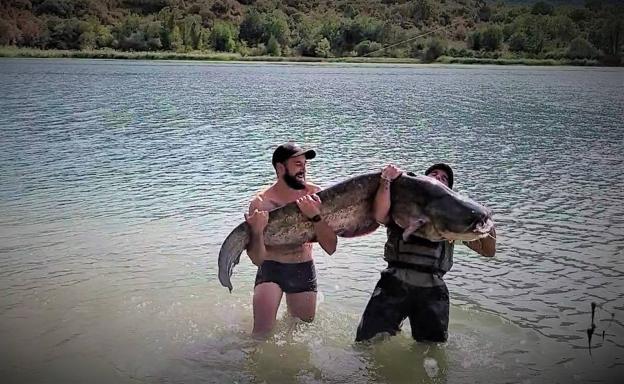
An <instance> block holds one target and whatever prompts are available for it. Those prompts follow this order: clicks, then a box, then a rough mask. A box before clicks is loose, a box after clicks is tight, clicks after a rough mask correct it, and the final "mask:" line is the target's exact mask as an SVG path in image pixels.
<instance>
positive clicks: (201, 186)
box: [0, 59, 624, 383]
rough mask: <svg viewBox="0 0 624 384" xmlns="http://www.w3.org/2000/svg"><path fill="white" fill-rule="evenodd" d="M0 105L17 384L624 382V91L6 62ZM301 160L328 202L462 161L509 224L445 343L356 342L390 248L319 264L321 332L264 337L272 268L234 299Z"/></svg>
mask: <svg viewBox="0 0 624 384" xmlns="http://www.w3.org/2000/svg"><path fill="white" fill-rule="evenodd" d="M0 87H1V89H2V91H1V93H0V111H1V113H0V147H1V148H2V150H1V151H0V292H1V295H0V297H1V298H0V338H1V339H2V340H3V344H4V347H3V348H2V349H0V361H2V363H0V379H1V381H2V382H3V383H25V382H29V383H43V382H46V383H47V382H65V383H70V382H103V383H108V382H120V383H126V382H127V383H134V382H148V383H152V382H215V383H217V382H218V383H221V382H239V383H262V382H267V383H282V382H283V383H342V382H358V383H359V382H362V383H364V382H367V383H405V382H410V383H411V382H417V383H419V382H435V383H447V382H448V383H457V382H480V381H486V380H487V381H488V382H495V383H502V382H514V383H515V382H526V383H529V382H531V383H539V382H544V383H550V382H579V383H580V382H603V383H606V382H611V381H612V380H615V378H616V377H618V376H622V375H623V374H624V299H623V296H622V294H623V292H624V279H623V277H624V257H623V256H624V204H623V201H624V189H623V188H622V185H623V184H624V98H623V96H622V95H623V94H624V71H623V70H622V69H608V68H568V67H553V68H543V67H490V66H400V65H396V66H390V65H378V66H375V65H333V64H315V65H284V64H236V63H227V64H224V63H196V62H145V61H106V60H42V59H2V60H0ZM289 139H292V140H296V141H298V142H300V143H302V144H306V145H309V146H312V147H314V148H316V149H317V153H318V156H317V158H316V159H314V160H312V161H311V162H310V164H309V165H310V166H309V170H308V178H309V179H310V180H312V181H314V182H316V183H318V184H320V185H322V186H330V185H332V184H333V183H335V182H337V181H340V180H344V179H346V178H348V177H351V176H354V175H357V174H360V173H363V172H370V171H374V170H378V169H379V168H380V167H381V166H383V165H384V164H386V163H388V162H394V163H396V164H398V165H399V166H401V167H403V168H405V169H408V170H412V171H414V172H422V171H423V170H424V169H425V168H426V167H427V166H428V165H430V164H431V163H432V162H435V161H446V162H448V163H450V164H451V165H452V166H453V167H454V169H455V173H456V181H455V184H456V190H458V191H460V192H462V193H465V194H467V195H468V196H470V197H472V198H473V199H475V200H477V201H479V202H481V203H484V204H486V205H488V206H489V207H490V208H492V209H493V211H494V218H495V221H496V223H497V232H498V251H497V255H496V257H495V258H492V259H486V258H482V257H479V256H478V255H476V254H475V253H473V252H472V251H470V250H469V249H467V248H465V247H462V246H457V247H456V252H455V265H454V267H453V270H452V271H451V272H450V273H448V274H447V277H446V281H447V285H448V286H449V290H450V292H451V304H452V307H451V321H450V329H449V333H450V337H449V341H448V342H447V343H446V344H441V345H427V344H420V343H416V342H414V341H412V340H411V339H410V337H409V335H410V332H409V324H408V322H407V321H406V323H405V324H404V330H405V332H403V333H402V334H400V335H398V336H396V337H394V338H391V339H389V340H385V341H380V342H377V343H374V344H373V345H358V344H355V343H353V338H354V337H355V330H356V327H357V324H358V321H359V317H360V314H361V312H362V310H363V308H364V306H365V305H366V302H367V301H368V298H369V297H370V294H371V291H372V289H373V287H374V285H375V283H376V281H377V279H378V277H379V271H380V270H382V269H383V268H384V263H383V260H382V257H381V255H382V251H383V243H384V240H385V234H384V231H383V230H381V229H380V230H378V231H376V232H375V233H373V234H371V235H368V236H365V237H361V238H357V239H339V244H338V250H337V252H336V253H335V254H334V255H332V256H327V255H325V254H323V252H322V250H321V249H320V248H319V247H318V246H315V260H316V266H317V273H318V283H319V295H318V296H319V299H318V311H317V318H316V319H315V321H314V322H313V323H311V324H300V323H298V322H296V321H294V320H293V319H291V318H289V317H288V316H287V315H286V313H285V308H284V307H285V305H284V303H283V305H282V307H281V308H280V312H279V321H278V325H277V329H276V331H275V334H274V335H273V336H272V337H271V338H269V339H268V340H266V341H254V340H252V339H251V338H250V335H249V333H250V329H251V323H252V318H251V294H252V291H253V277H254V274H255V268H254V267H253V265H252V264H251V262H250V261H249V259H248V258H246V256H244V255H243V257H242V258H241V263H240V264H239V265H238V266H237V268H236V269H235V273H234V276H233V280H232V281H233V284H234V291H233V292H232V293H231V294H230V293H228V291H227V289H225V288H223V287H221V286H220V285H219V283H218V280H217V278H216V273H217V263H216V261H217V254H218V250H219V247H220V245H221V242H222V241H223V239H224V238H225V236H227V234H228V233H229V232H230V231H231V230H232V229H233V228H234V227H235V226H236V225H237V224H238V223H239V222H241V221H242V212H243V211H244V210H245V209H246V207H247V205H248V203H249V200H250V199H251V197H252V196H253V195H254V194H255V193H256V192H257V191H259V190H261V189H262V188H264V187H265V186H267V185H269V184H270V183H271V182H272V181H273V178H274V173H273V170H272V167H271V164H270V158H271V153H272V151H273V149H274V148H275V146H276V145H277V144H279V143H281V142H283V141H286V140H289ZM592 302H594V303H596V305H597V308H596V314H595V318H594V323H595V326H596V331H595V335H594V337H593V338H592V340H591V349H590V348H589V345H590V343H589V342H588V338H587V329H588V328H589V327H590V326H591V323H592V317H591V303H592ZM603 331H604V338H603Z"/></svg>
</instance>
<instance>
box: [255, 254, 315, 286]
mask: <svg viewBox="0 0 624 384" xmlns="http://www.w3.org/2000/svg"><path fill="white" fill-rule="evenodd" d="M269 282H270V283H275V284H277V285H279V287H280V288H281V289H282V291H284V292H285V293H300V292H316V270H315V269H314V261H312V260H310V261H304V262H303V263H280V262H278V261H273V260H265V261H264V262H263V263H262V265H260V267H259V268H258V273H257V274H256V284H255V285H258V284H262V283H269Z"/></svg>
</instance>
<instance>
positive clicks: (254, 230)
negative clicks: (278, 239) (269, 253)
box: [245, 196, 269, 266]
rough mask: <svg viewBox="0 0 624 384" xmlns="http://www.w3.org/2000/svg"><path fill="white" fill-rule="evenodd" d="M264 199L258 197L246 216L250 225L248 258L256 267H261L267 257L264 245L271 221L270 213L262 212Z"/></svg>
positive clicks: (253, 201) (252, 202)
mask: <svg viewBox="0 0 624 384" xmlns="http://www.w3.org/2000/svg"><path fill="white" fill-rule="evenodd" d="M261 205H262V198H261V197H260V196H257V197H256V198H255V199H254V200H252V201H251V204H249V213H248V214H247V213H246V214H245V221H247V224H248V225H249V237H250V239H249V244H247V256H249V258H250V259H251V262H252V263H253V264H254V265H257V266H260V265H261V264H262V262H263V261H264V259H265V257H266V247H265V245H264V228H265V227H266V225H267V223H268V221H269V213H268V212H267V211H262V210H260V209H259V208H261Z"/></svg>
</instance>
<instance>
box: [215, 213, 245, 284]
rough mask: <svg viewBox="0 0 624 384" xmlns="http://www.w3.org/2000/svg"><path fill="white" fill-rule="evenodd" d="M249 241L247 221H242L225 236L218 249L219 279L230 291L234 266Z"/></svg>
mask: <svg viewBox="0 0 624 384" xmlns="http://www.w3.org/2000/svg"><path fill="white" fill-rule="evenodd" d="M248 243H249V227H248V225H247V223H242V224H240V225H239V226H238V227H236V228H234V230H233V231H232V232H231V233H230V234H229V235H228V237H226V238H225V241H224V242H223V244H222V245H221V250H220V251H219V281H220V282H221V285H223V286H224V287H227V288H228V289H229V290H230V292H232V282H231V281H230V277H232V272H234V266H235V265H236V264H238V262H239V261H240V255H241V253H243V251H244V250H245V248H247V244H248Z"/></svg>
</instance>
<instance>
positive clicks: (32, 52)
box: [0, 47, 604, 66]
mask: <svg viewBox="0 0 624 384" xmlns="http://www.w3.org/2000/svg"><path fill="white" fill-rule="evenodd" d="M0 57H15V58H47V59H52V58H75V59H114V60H187V61H189V60H197V61H222V62H263V63H282V64H287V63H311V64H312V63H319V64H321V63H352V64H491V65H526V66H604V65H603V64H601V63H600V62H599V61H598V60H554V59H529V58H499V59H491V58H475V57H450V56H441V57H439V58H438V59H437V60H436V61H433V62H423V61H422V60H419V59H412V58H393V57H339V58H336V57H335V58H320V57H304V56H292V57H290V56H289V57H283V56H241V55H240V54H237V53H222V52H188V53H184V52H163V51H154V52H150V51H146V52H127V51H116V50H112V49H102V50H57V49H48V50H44V49H33V48H16V47H0Z"/></svg>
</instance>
